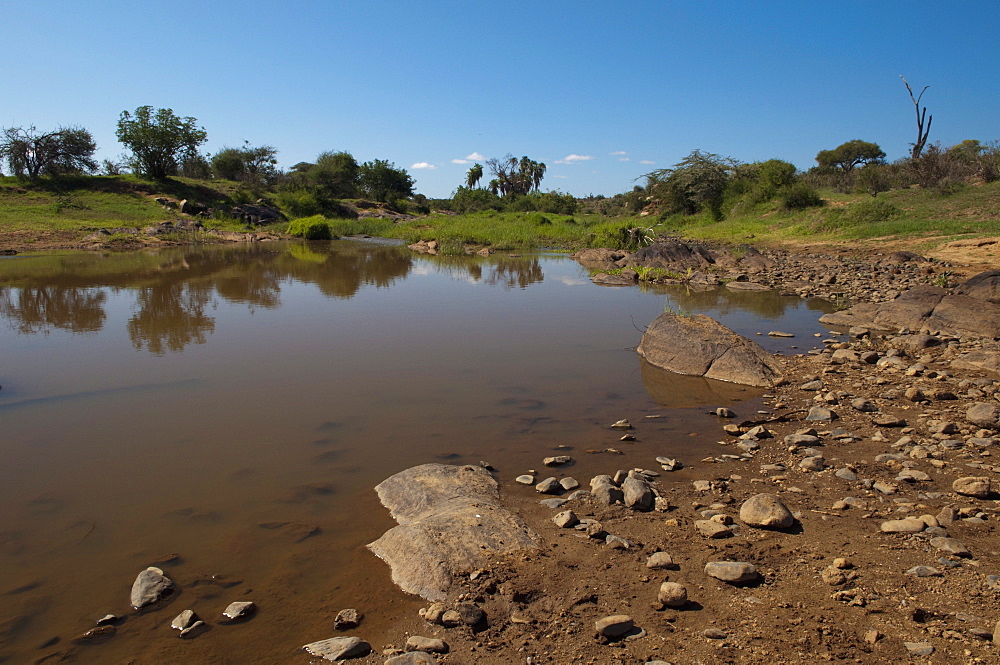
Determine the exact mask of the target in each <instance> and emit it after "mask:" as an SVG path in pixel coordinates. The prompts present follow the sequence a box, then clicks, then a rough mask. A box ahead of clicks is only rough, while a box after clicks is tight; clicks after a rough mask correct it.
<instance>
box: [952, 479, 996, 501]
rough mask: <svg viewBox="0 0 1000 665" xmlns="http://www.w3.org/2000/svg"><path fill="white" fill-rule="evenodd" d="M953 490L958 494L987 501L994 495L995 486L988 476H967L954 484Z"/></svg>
mask: <svg viewBox="0 0 1000 665" xmlns="http://www.w3.org/2000/svg"><path fill="white" fill-rule="evenodd" d="M951 489H952V490H954V491H955V493H956V494H961V495H963V496H971V497H974V498H976V499H986V498H989V496H990V494H991V493H992V491H993V486H992V483H991V482H990V479H989V478H988V477H986V476H966V477H964V478H959V479H957V480H956V481H955V482H953V483H952V484H951Z"/></svg>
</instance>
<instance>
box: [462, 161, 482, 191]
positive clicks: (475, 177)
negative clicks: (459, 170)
mask: <svg viewBox="0 0 1000 665" xmlns="http://www.w3.org/2000/svg"><path fill="white" fill-rule="evenodd" d="M482 177H483V165H482V164H476V165H474V166H473V167H472V168H471V169H469V172H468V173H467V174H466V176H465V184H466V185H467V186H468V187H469V189H472V188H473V187H475V186H476V185H477V184H478V183H479V181H480V180H481V179H482Z"/></svg>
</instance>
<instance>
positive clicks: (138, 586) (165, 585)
mask: <svg viewBox="0 0 1000 665" xmlns="http://www.w3.org/2000/svg"><path fill="white" fill-rule="evenodd" d="M173 588H174V583H173V580H171V579H170V578H169V577H167V576H165V575H164V574H163V571H162V570H160V569H159V568H156V567H154V566H150V567H149V568H147V569H146V570H144V571H142V572H141V573H139V575H138V577H136V578H135V582H133V583H132V607H133V608H135V609H137V610H138V609H140V608H143V607H146V606H147V605H152V604H153V603H155V602H157V601H159V600H161V599H162V598H164V597H165V596H168V595H170V593H171V592H172V591H173Z"/></svg>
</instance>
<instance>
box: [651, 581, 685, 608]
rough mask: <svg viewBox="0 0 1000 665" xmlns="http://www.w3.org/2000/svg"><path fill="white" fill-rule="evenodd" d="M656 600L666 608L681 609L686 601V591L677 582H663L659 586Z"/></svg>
mask: <svg viewBox="0 0 1000 665" xmlns="http://www.w3.org/2000/svg"><path fill="white" fill-rule="evenodd" d="M656 599H657V600H659V601H660V602H661V603H663V604H664V605H666V606H667V607H683V606H685V605H687V601H688V593H687V589H686V588H685V587H684V585H683V584H678V583H677V582H664V583H663V584H661V585H660V590H659V592H658V593H657V594H656Z"/></svg>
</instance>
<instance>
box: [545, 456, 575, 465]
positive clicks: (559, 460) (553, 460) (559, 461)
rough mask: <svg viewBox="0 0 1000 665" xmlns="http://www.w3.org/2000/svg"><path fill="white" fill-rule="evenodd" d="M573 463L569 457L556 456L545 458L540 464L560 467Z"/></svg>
mask: <svg viewBox="0 0 1000 665" xmlns="http://www.w3.org/2000/svg"><path fill="white" fill-rule="evenodd" d="M572 461H573V458H572V457H570V456H569V455H556V456H555V457H546V458H545V459H543V460H542V464H544V465H545V466H562V465H563V464H569V463H570V462H572Z"/></svg>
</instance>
